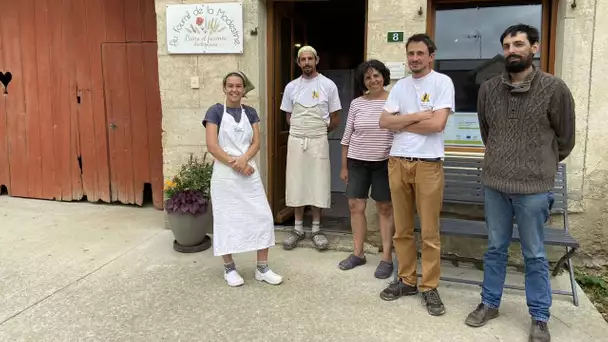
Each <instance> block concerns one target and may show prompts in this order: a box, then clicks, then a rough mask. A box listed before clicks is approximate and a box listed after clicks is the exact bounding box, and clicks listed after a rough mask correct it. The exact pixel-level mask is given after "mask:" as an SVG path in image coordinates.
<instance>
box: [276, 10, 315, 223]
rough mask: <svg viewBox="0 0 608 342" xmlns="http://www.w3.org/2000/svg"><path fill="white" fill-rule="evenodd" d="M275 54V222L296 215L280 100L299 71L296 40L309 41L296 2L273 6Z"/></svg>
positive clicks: (284, 123)
mask: <svg viewBox="0 0 608 342" xmlns="http://www.w3.org/2000/svg"><path fill="white" fill-rule="evenodd" d="M273 13H274V16H273V19H274V22H273V29H274V33H275V34H274V39H273V48H272V50H273V53H272V55H273V56H277V57H276V58H275V60H274V63H273V66H274V68H273V80H274V82H273V88H274V89H273V94H274V97H273V104H272V107H273V111H272V114H271V115H273V119H272V121H271V122H272V126H273V127H272V129H273V141H272V143H273V144H274V146H273V156H272V160H271V168H272V171H271V174H272V175H273V179H272V180H271V181H272V182H273V186H272V187H271V188H272V202H273V203H272V204H273V206H272V207H273V212H274V216H275V222H276V223H281V222H282V221H285V220H288V219H290V218H291V217H292V216H293V208H288V207H287V206H286V205H285V175H286V172H285V171H286V164H287V139H288V137H289V125H288V123H287V119H286V116H285V113H284V112H283V111H281V109H280V107H281V101H282V98H283V92H284V90H285V86H287V84H288V83H289V82H290V81H292V80H293V79H294V78H295V77H296V75H299V73H298V71H299V69H298V66H297V65H296V63H295V59H296V53H297V51H296V48H295V44H296V43H299V44H305V43H306V29H305V27H306V26H305V24H304V23H303V22H301V21H299V20H298V19H297V18H296V15H295V13H294V4H293V3H284V2H280V3H275V4H274V8H273Z"/></svg>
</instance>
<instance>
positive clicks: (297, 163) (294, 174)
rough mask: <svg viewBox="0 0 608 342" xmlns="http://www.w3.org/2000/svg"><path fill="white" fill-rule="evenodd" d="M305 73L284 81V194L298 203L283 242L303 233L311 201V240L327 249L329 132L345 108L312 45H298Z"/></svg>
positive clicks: (288, 201)
mask: <svg viewBox="0 0 608 342" xmlns="http://www.w3.org/2000/svg"><path fill="white" fill-rule="evenodd" d="M297 63H298V66H299V67H300V68H301V69H302V76H300V77H298V78H297V79H295V80H293V81H291V82H289V84H287V86H286V87H285V91H284V93H283V99H282V102H281V110H282V111H284V112H285V113H286V114H287V122H289V138H288V140H287V169H286V187H285V189H286V190H285V200H286V204H287V206H288V207H293V208H294V209H295V224H294V228H293V231H292V232H291V233H290V234H288V235H287V237H286V238H285V241H284V242H283V247H284V248H285V249H292V248H294V247H295V246H296V245H297V244H298V242H299V241H301V240H302V239H304V236H305V235H304V229H303V220H304V207H305V206H311V207H312V241H313V243H314V244H315V246H316V247H317V248H318V249H319V250H322V249H326V248H327V245H328V241H327V238H326V237H325V236H324V235H323V234H322V233H321V231H320V230H321V209H328V208H329V207H330V204H331V173H330V172H331V169H330V163H329V141H328V140H327V133H328V132H329V131H331V130H333V129H334V128H336V127H337V126H338V125H339V124H340V119H339V111H340V110H341V109H342V105H341V104H340V97H339V95H338V87H337V86H336V84H335V83H334V82H333V81H332V80H330V79H329V78H327V77H325V76H323V75H321V74H320V73H318V72H317V64H318V63H319V56H318V55H317V51H316V50H315V49H314V48H313V47H312V46H303V47H302V48H300V50H299V51H298V56H297Z"/></svg>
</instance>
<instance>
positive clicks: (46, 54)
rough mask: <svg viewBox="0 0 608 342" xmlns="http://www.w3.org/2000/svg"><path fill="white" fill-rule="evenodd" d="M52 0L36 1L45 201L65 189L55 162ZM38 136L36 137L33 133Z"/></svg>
mask: <svg viewBox="0 0 608 342" xmlns="http://www.w3.org/2000/svg"><path fill="white" fill-rule="evenodd" d="M50 1H51V0H36V3H35V5H36V6H35V7H36V8H35V11H34V15H35V17H36V23H37V24H36V25H34V27H35V29H36V47H37V49H36V66H35V68H36V72H37V74H38V89H37V96H38V114H39V122H40V126H39V129H40V130H39V135H40V153H41V156H42V160H41V164H42V165H41V169H42V198H46V199H53V198H56V199H60V198H61V188H60V186H59V184H58V182H57V171H58V170H56V161H55V120H54V116H53V94H54V92H55V91H59V89H54V88H55V87H56V86H57V84H56V82H53V81H52V80H51V47H50V40H49V39H50V34H51V31H50V29H49V28H50V21H49V16H48V12H47V8H48V3H49V2H50ZM33 134H36V133H33Z"/></svg>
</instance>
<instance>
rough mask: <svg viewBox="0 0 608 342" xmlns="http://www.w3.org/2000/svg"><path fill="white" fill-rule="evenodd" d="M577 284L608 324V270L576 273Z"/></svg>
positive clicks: (577, 271) (579, 271)
mask: <svg viewBox="0 0 608 342" xmlns="http://www.w3.org/2000/svg"><path fill="white" fill-rule="evenodd" d="M575 278H576V282H577V283H578V284H579V286H580V287H581V288H582V289H583V291H585V293H586V294H587V296H588V297H589V299H591V302H593V304H594V305H595V307H596V308H597V310H598V311H599V312H600V313H601V314H602V316H603V317H604V319H605V320H606V321H607V322H608V270H603V271H599V272H598V271H588V270H585V271H582V270H576V271H575Z"/></svg>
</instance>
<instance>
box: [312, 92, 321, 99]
mask: <svg viewBox="0 0 608 342" xmlns="http://www.w3.org/2000/svg"><path fill="white" fill-rule="evenodd" d="M312 98H313V99H318V98H319V92H317V91H316V90H313V91H312Z"/></svg>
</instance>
